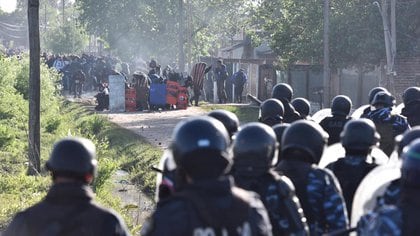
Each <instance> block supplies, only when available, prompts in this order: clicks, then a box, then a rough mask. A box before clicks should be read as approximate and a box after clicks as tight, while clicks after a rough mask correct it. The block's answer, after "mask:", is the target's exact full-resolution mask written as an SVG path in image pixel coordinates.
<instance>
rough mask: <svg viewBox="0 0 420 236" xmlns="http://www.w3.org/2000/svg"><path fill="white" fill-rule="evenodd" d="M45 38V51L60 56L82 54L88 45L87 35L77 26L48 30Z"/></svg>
mask: <svg viewBox="0 0 420 236" xmlns="http://www.w3.org/2000/svg"><path fill="white" fill-rule="evenodd" d="M43 38H44V40H43V41H44V47H43V49H44V50H48V51H51V52H53V53H58V54H71V53H81V52H82V51H83V50H84V49H85V48H86V46H87V43H88V36H87V35H86V33H85V32H84V31H83V29H81V28H79V27H77V25H75V24H68V25H65V26H63V27H55V28H53V29H51V30H48V31H47V33H46V34H45V36H44V37H43Z"/></svg>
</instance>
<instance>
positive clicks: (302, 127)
mask: <svg viewBox="0 0 420 236" xmlns="http://www.w3.org/2000/svg"><path fill="white" fill-rule="evenodd" d="M327 139H328V134H327V133H326V132H325V131H324V130H323V129H322V128H321V126H319V125H318V124H316V123H314V122H311V121H305V120H300V121H296V122H294V123H293V124H291V126H290V127H289V128H287V129H286V131H285V132H284V134H283V137H282V141H281V155H282V157H283V158H285V157H287V155H286V154H287V151H288V150H291V149H299V150H302V151H304V152H306V153H307V154H308V155H310V157H311V163H314V164H316V163H318V162H319V160H320V158H321V156H322V152H323V151H324V147H325V144H326V143H327Z"/></svg>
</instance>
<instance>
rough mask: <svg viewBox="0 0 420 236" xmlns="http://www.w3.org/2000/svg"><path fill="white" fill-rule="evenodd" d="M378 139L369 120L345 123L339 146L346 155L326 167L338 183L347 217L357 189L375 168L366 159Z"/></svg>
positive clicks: (374, 165)
mask: <svg viewBox="0 0 420 236" xmlns="http://www.w3.org/2000/svg"><path fill="white" fill-rule="evenodd" d="M379 138H380V136H379V134H378V133H377V132H376V128H375V124H374V123H373V122H372V121H371V120H368V119H364V118H362V119H358V120H351V121H349V122H347V124H346V125H345V126H344V129H343V132H342V133H341V144H342V145H343V147H344V149H345V150H346V155H345V157H344V158H340V159H338V160H337V161H336V162H333V163H331V164H329V165H328V166H327V168H328V169H330V170H331V171H332V172H333V173H334V175H335V176H336V177H337V179H338V182H339V183H340V186H341V189H342V190H343V197H344V200H345V201H346V206H347V212H348V213H349V215H351V207H352V205H353V197H354V193H355V192H356V189H357V187H358V186H359V184H360V182H361V181H362V180H363V178H364V177H365V176H366V175H367V174H368V173H369V172H370V171H371V170H372V169H373V168H375V167H376V166H377V165H376V164H374V163H367V162H366V159H367V156H368V155H369V154H370V152H371V150H372V147H374V146H377V144H378V142H379Z"/></svg>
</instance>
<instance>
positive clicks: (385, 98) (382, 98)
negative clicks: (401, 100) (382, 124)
mask: <svg viewBox="0 0 420 236" xmlns="http://www.w3.org/2000/svg"><path fill="white" fill-rule="evenodd" d="M371 105H372V106H378V105H382V106H384V107H392V106H394V105H395V98H394V97H393V96H392V95H391V93H389V92H386V91H385V92H378V93H377V94H376V95H375V97H373V100H372V103H371Z"/></svg>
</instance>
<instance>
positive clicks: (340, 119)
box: [319, 116, 351, 145]
mask: <svg viewBox="0 0 420 236" xmlns="http://www.w3.org/2000/svg"><path fill="white" fill-rule="evenodd" d="M349 120H351V118H349V117H346V116H328V117H326V118H324V119H323V120H321V122H319V125H320V126H321V127H322V128H323V129H324V130H325V132H327V133H328V135H329V138H328V145H331V144H334V143H339V142H340V134H341V131H343V128H344V125H345V124H346V123H347V122H348V121H349Z"/></svg>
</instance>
